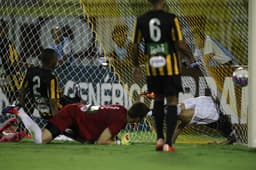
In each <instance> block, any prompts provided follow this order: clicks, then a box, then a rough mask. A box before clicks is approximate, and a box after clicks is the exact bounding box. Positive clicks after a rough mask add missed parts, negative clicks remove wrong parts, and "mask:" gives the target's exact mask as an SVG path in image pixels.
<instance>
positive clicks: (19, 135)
mask: <svg viewBox="0 0 256 170" xmlns="http://www.w3.org/2000/svg"><path fill="white" fill-rule="evenodd" d="M25 136H26V133H25V132H23V131H22V132H16V133H14V134H13V135H11V136H4V137H2V138H1V139H0V143H2V142H19V141H21V140H22V139H23V138H24V137H25Z"/></svg>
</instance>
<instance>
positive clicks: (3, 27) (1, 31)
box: [0, 19, 9, 37]
mask: <svg viewBox="0 0 256 170" xmlns="http://www.w3.org/2000/svg"><path fill="white" fill-rule="evenodd" d="M8 32H9V27H8V23H7V22H6V21H5V20H3V19H0V36H1V37H4V36H7V34H8Z"/></svg>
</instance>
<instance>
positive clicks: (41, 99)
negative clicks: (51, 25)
mask: <svg viewBox="0 0 256 170" xmlns="http://www.w3.org/2000/svg"><path fill="white" fill-rule="evenodd" d="M40 60H41V63H42V66H41V67H33V66H31V67H30V68H28V70H27V72H26V75H25V77H24V79H23V81H22V83H21V87H20V89H19V103H20V104H21V105H22V106H25V103H26V101H25V99H26V98H25V96H26V95H28V96H29V97H30V98H31V99H32V103H33V106H35V107H36V109H37V110H38V111H39V114H40V116H41V118H43V119H44V120H48V119H49V118H51V117H52V116H53V115H54V114H55V113H56V112H57V111H58V108H57V105H58V100H59V94H58V84H57V77H56V76H55V75H54V74H53V71H54V69H55V67H56V65H57V62H58V57H57V53H56V52H55V51H54V50H53V49H44V50H42V53H41V55H40ZM33 106H32V105H30V106H29V108H32V109H31V110H28V111H29V112H31V113H32V112H33V110H34V107H33ZM26 108H28V107H26ZM15 123H17V121H13V120H12V119H11V120H10V121H8V122H7V123H6V124H4V126H3V127H2V128H1V129H0V133H2V132H3V131H4V130H5V129H7V128H9V127H10V126H12V125H14V124H15ZM18 125H19V131H18V132H16V133H14V135H11V136H3V137H1V138H0V142H18V141H20V140H21V139H22V138H24V137H25V136H26V133H25V132H24V131H21V129H23V127H21V126H22V124H18Z"/></svg>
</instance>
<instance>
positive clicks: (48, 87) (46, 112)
mask: <svg viewBox="0 0 256 170" xmlns="http://www.w3.org/2000/svg"><path fill="white" fill-rule="evenodd" d="M21 86H22V88H25V89H26V91H27V92H28V93H29V94H30V95H31V96H33V97H32V100H33V101H32V102H34V103H35V105H36V108H37V109H38V110H39V112H40V114H41V116H43V117H51V116H52V113H51V112H50V111H51V109H50V103H49V100H50V99H59V98H60V96H59V95H60V94H59V89H58V82H57V77H56V76H55V75H54V74H53V73H52V72H51V71H50V70H46V69H43V68H40V67H31V68H29V69H28V70H27V73H26V76H25V77H24V79H23V81H22V85H21Z"/></svg>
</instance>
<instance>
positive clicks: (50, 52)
mask: <svg viewBox="0 0 256 170" xmlns="http://www.w3.org/2000/svg"><path fill="white" fill-rule="evenodd" d="M55 56H56V57H57V53H56V51H55V50H54V49H50V48H46V49H43V50H42V52H41V55H40V57H39V59H40V60H41V61H42V63H43V64H49V63H50V61H51V59H52V58H53V57H55Z"/></svg>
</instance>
